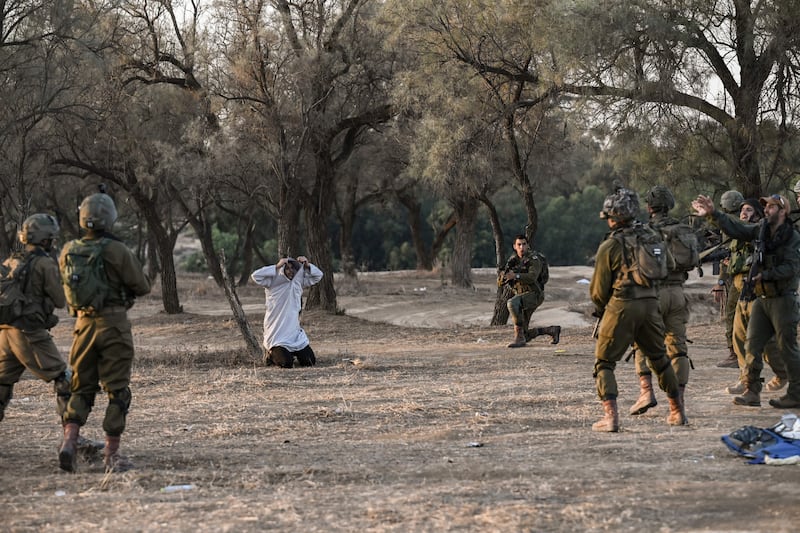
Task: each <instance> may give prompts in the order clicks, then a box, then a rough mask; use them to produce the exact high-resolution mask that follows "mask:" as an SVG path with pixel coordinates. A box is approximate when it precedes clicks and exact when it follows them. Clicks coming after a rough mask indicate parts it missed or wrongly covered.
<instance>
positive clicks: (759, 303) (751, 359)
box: [692, 194, 800, 409]
mask: <svg viewBox="0 0 800 533" xmlns="http://www.w3.org/2000/svg"><path fill="white" fill-rule="evenodd" d="M760 203H761V205H762V206H763V207H764V213H765V221H762V222H761V223H760V224H747V223H744V222H741V221H740V220H736V219H734V218H733V217H731V216H729V215H724V214H722V213H720V212H719V211H717V210H716V209H715V208H714V202H713V200H711V198H709V197H708V196H703V195H700V196H698V197H697V199H696V200H694V201H693V202H692V207H694V209H695V211H696V213H697V215H699V216H706V217H709V218H710V219H711V220H712V221H713V222H714V223H716V224H718V225H719V227H720V228H721V229H722V231H724V232H725V233H727V234H729V235H730V236H731V237H733V238H735V239H741V240H744V241H753V240H756V239H759V237H760V234H761V235H763V237H764V242H763V243H761V244H763V250H764V251H763V258H762V260H761V261H760V264H753V265H751V267H750V268H751V271H750V272H751V276H749V277H752V281H753V287H752V291H753V293H754V295H755V298H754V300H753V302H752V304H751V307H750V320H749V322H748V324H747V334H746V341H745V352H746V355H745V369H744V371H743V377H744V379H745V390H744V393H743V394H742V395H741V396H736V397H735V398H734V399H733V402H734V403H735V404H736V405H744V406H753V407H757V406H759V405H761V396H760V394H761V369H762V367H763V362H762V356H761V354H762V353H763V352H764V348H765V346H766V345H767V342H768V341H769V340H770V338H771V337H772V336H773V335H774V336H775V339H776V341H777V343H778V350H779V351H780V354H781V356H782V358H783V361H784V363H785V364H786V372H787V374H788V378H789V387H788V390H787V392H786V394H785V395H784V396H782V397H780V398H777V399H772V400H770V401H769V404H770V405H771V406H773V407H776V408H780V409H788V408H793V407H800V347H798V344H797V324H798V322H800V306H798V300H797V284H798V281H800V234H798V233H797V231H795V229H794V227H793V226H792V224H791V221H790V220H789V218H788V215H789V211H790V209H791V207H790V205H789V201H788V200H787V199H786V198H785V197H784V196H781V195H779V194H773V195H771V196H768V197H765V198H761V199H760ZM762 225H763V226H762ZM755 268H758V269H759V271H758V272H757V273H755V274H753V272H755V271H754V270H753V269H755ZM746 288H747V287H746ZM748 290H749V289H748Z"/></svg>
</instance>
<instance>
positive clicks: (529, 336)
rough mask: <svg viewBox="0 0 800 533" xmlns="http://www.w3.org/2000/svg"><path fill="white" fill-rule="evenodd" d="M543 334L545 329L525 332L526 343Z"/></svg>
mask: <svg viewBox="0 0 800 533" xmlns="http://www.w3.org/2000/svg"><path fill="white" fill-rule="evenodd" d="M542 334H544V328H531V329H529V330H527V331H526V332H525V341H526V342H527V341H529V340H531V339H535V338H536V337H538V336H539V335H542Z"/></svg>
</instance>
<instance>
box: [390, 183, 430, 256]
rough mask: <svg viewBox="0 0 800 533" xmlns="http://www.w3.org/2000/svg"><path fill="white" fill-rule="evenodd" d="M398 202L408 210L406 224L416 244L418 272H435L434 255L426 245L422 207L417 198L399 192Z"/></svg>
mask: <svg viewBox="0 0 800 533" xmlns="http://www.w3.org/2000/svg"><path fill="white" fill-rule="evenodd" d="M396 196H397V200H398V201H399V202H400V204H401V205H402V206H403V207H405V208H406V211H407V213H408V214H407V215H406V222H407V223H408V228H409V230H410V231H411V242H412V243H414V251H415V252H416V255H417V270H425V271H431V270H433V254H432V253H431V251H430V250H428V248H427V246H426V245H425V238H424V236H423V231H422V227H423V226H422V205H421V204H420V202H419V201H418V200H417V198H416V197H415V196H414V195H412V194H410V193H408V192H406V191H397V192H396Z"/></svg>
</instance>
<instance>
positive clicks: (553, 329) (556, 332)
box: [544, 326, 561, 344]
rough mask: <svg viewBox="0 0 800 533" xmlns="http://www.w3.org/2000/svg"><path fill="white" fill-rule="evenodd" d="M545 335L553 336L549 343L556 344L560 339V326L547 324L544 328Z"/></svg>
mask: <svg viewBox="0 0 800 533" xmlns="http://www.w3.org/2000/svg"><path fill="white" fill-rule="evenodd" d="M544 333H545V335H550V336H551V337H553V340H552V341H550V344H558V343H559V341H560V340H561V326H547V327H546V328H544Z"/></svg>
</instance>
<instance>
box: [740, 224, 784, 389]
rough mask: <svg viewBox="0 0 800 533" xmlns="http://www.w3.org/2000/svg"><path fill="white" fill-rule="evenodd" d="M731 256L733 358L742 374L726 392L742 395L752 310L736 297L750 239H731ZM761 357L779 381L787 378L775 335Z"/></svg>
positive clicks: (744, 275) (747, 266)
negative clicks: (733, 296) (748, 328)
mask: <svg viewBox="0 0 800 533" xmlns="http://www.w3.org/2000/svg"><path fill="white" fill-rule="evenodd" d="M730 250H731V257H730V262H729V263H728V270H729V272H730V273H731V286H732V287H733V289H734V291H733V292H734V293H735V294H736V297H737V300H736V302H735V303H734V305H733V308H734V310H735V311H736V313H735V315H734V319H733V348H734V351H735V352H736V357H737V359H738V362H739V369H740V371H741V372H742V375H741V376H740V378H739V382H740V384H741V385H740V386H739V385H734V386H732V387H729V388H728V392H730V393H732V394H741V393H742V392H744V384H745V383H746V382H747V379H746V375H745V372H744V371H745V368H746V362H745V361H746V358H747V348H746V343H747V325H748V323H749V322H750V314H751V312H752V307H753V302H744V301H739V300H738V296H739V294H740V293H741V291H742V287H744V283H745V280H746V279H747V273H748V272H749V271H750V262H749V260H750V257H751V256H752V255H753V245H752V243H751V242H749V241H741V240H739V239H734V240H732V241H731V244H730ZM763 358H764V360H765V361H767V363H768V364H769V366H770V368H771V369H772V371H773V373H774V374H775V376H776V377H777V379H778V380H780V382H785V381H787V380H788V376H787V374H786V365H785V364H784V362H783V358H782V357H781V353H780V350H778V344H777V342H776V341H775V338H774V337H772V338H771V339H770V340H769V341H768V342H767V344H766V346H765V348H764V353H763Z"/></svg>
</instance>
